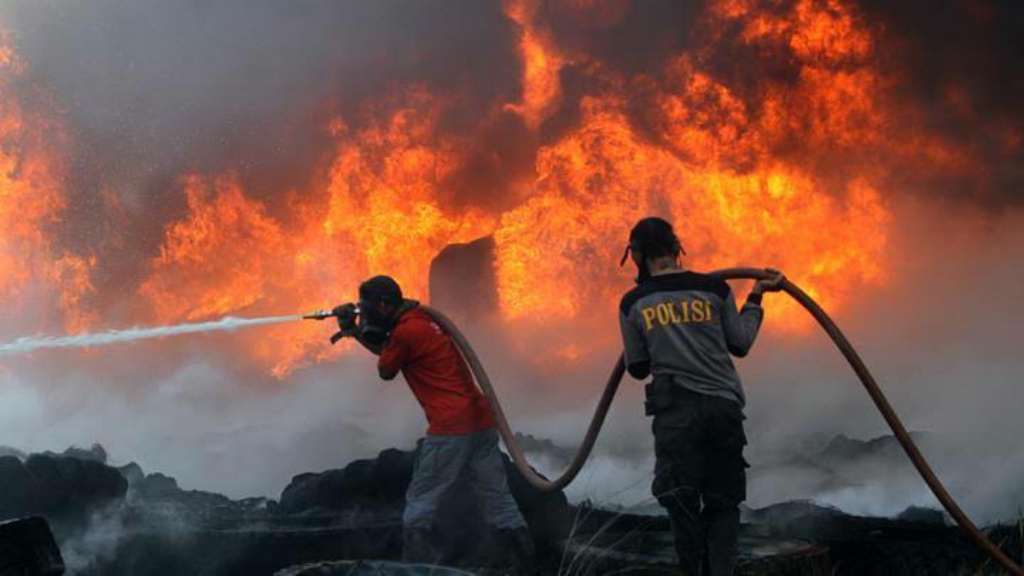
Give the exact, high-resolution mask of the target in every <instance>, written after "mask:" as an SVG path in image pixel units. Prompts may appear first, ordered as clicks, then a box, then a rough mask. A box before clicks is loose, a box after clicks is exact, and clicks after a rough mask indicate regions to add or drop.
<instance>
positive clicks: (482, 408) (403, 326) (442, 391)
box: [379, 308, 495, 436]
mask: <svg viewBox="0 0 1024 576" xmlns="http://www.w3.org/2000/svg"><path fill="white" fill-rule="evenodd" d="M379 366H380V368H382V369H383V370H384V371H386V372H395V371H397V370H401V371H402V375H403V376H405V381H406V382H408V383H409V388H411V389H412V393H413V395H414V396H416V400H417V401H419V403H420V406H423V411H424V412H425V413H426V415H427V422H428V423H429V424H430V427H429V428H428V429H427V434H431V435H434V436H454V435H456V434H470V433H472V432H479V431H481V430H486V429H488V428H491V427H493V426H494V425H495V423H494V414H493V413H492V412H491V407H490V404H488V402H487V399H486V398H484V395H483V394H482V393H480V390H479V389H478V388H477V387H476V384H474V383H473V376H472V374H471V373H470V371H469V367H468V366H467V365H466V361H465V360H463V358H462V356H461V355H460V354H459V351H458V349H457V348H456V347H455V342H453V341H452V339H451V338H450V337H449V336H448V334H446V333H445V332H444V330H442V329H441V327H440V326H438V325H437V323H435V322H434V320H433V318H431V317H430V314H428V313H427V312H425V311H423V310H420V309H418V308H413V309H412V310H409V311H408V312H406V313H404V314H402V316H401V317H400V318H399V319H398V324H396V325H395V328H394V330H392V331H391V337H390V339H388V343H387V346H385V347H384V350H383V351H382V352H381V354H380V363H379Z"/></svg>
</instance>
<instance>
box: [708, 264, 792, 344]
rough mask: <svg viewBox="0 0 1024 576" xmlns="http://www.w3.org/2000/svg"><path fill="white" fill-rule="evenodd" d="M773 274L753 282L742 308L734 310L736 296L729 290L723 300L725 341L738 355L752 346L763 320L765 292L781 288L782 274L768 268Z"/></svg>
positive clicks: (776, 290)
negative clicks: (762, 305) (771, 276)
mask: <svg viewBox="0 0 1024 576" xmlns="http://www.w3.org/2000/svg"><path fill="white" fill-rule="evenodd" d="M769 271H770V272H772V273H774V274H775V276H774V277H773V278H771V279H769V280H758V281H757V282H756V283H754V288H753V289H751V291H750V295H748V296H747V301H746V303H744V304H743V309H742V310H740V311H739V312H737V311H736V298H735V297H734V296H733V294H732V290H731V289H730V290H729V293H728V296H727V297H726V301H725V309H724V310H723V312H722V323H723V325H722V327H723V328H724V330H725V342H726V345H728V347H729V352H730V353H731V354H732V355H734V356H736V357H738V358H743V357H744V356H746V355H747V354H748V353H749V352H750V349H751V348H752V347H753V346H754V340H756V339H757V333H758V331H759V330H760V329H761V322H762V320H764V309H763V308H762V307H761V299H762V297H763V295H764V293H765V292H778V291H779V290H781V285H782V281H783V280H784V278H785V277H784V276H783V275H782V274H781V273H780V272H778V271H777V270H772V269H769Z"/></svg>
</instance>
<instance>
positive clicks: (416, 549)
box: [402, 528, 440, 565]
mask: <svg viewBox="0 0 1024 576" xmlns="http://www.w3.org/2000/svg"><path fill="white" fill-rule="evenodd" d="M438 560H440V553H439V552H438V551H437V548H436V547H435V546H434V539H433V534H432V531H431V530H429V529H427V528H406V529H405V530H403V531H402V561H403V562H408V563H410V564H430V565H434V564H437V563H438Z"/></svg>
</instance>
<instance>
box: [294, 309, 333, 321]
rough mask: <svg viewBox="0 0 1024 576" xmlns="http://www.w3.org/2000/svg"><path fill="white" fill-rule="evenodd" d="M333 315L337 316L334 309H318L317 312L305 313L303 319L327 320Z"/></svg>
mask: <svg viewBox="0 0 1024 576" xmlns="http://www.w3.org/2000/svg"><path fill="white" fill-rule="evenodd" d="M332 316H337V314H335V313H334V310H317V311H316V312H310V313H309V314H306V315H304V316H303V317H302V318H303V320H326V319H328V318H330V317H332Z"/></svg>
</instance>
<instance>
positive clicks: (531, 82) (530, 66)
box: [505, 0, 568, 129]
mask: <svg viewBox="0 0 1024 576" xmlns="http://www.w3.org/2000/svg"><path fill="white" fill-rule="evenodd" d="M538 8H539V2H538V0H507V1H506V2H505V15H506V16H508V17H509V19H510V20H512V21H514V22H516V23H517V24H519V25H520V26H521V27H522V37H521V38H520V40H519V52H520V55H521V57H522V60H523V101H522V102H521V103H519V104H508V105H506V106H505V108H506V109H507V110H511V111H513V112H516V113H517V114H519V115H520V116H522V117H523V120H524V121H525V122H526V125H527V126H529V127H530V128H534V129H536V128H537V127H538V126H539V125H540V123H541V122H543V121H544V120H545V119H546V118H547V117H548V116H549V115H550V114H551V112H552V111H553V110H554V108H555V107H556V106H557V104H558V100H559V99H560V98H561V94H562V87H561V82H560V80H559V78H558V74H559V72H561V70H562V67H563V66H565V65H566V63H567V62H568V60H567V59H566V57H565V56H564V55H562V54H561V53H560V52H559V51H558V49H557V47H556V45H555V43H554V41H553V39H552V38H551V34H550V32H549V31H548V30H547V29H546V28H544V27H543V26H540V25H538V23H537V9H538Z"/></svg>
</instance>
